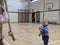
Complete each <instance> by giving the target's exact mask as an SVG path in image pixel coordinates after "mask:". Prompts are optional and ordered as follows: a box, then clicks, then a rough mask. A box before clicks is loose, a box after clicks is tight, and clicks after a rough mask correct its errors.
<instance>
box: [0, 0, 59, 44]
mask: <svg viewBox="0 0 60 45" xmlns="http://www.w3.org/2000/svg"><path fill="white" fill-rule="evenodd" d="M1 2H2V3H1ZM1 4H2V7H3V8H4V10H5V11H6V12H7V13H8V15H9V16H8V18H9V22H8V23H5V24H3V26H2V34H3V37H4V39H3V43H4V45H43V41H42V36H38V35H39V33H40V31H39V27H40V26H41V25H42V22H43V21H45V20H47V21H48V28H49V43H48V45H60V0H1V1H0V5H1ZM9 31H11V32H12V33H13V37H14V39H15V40H14V39H13V37H11V36H9Z"/></svg>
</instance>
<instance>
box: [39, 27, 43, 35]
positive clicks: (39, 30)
mask: <svg viewBox="0 0 60 45" xmlns="http://www.w3.org/2000/svg"><path fill="white" fill-rule="evenodd" d="M39 31H40V33H39V36H40V35H41V34H42V32H43V30H42V29H41V28H39Z"/></svg>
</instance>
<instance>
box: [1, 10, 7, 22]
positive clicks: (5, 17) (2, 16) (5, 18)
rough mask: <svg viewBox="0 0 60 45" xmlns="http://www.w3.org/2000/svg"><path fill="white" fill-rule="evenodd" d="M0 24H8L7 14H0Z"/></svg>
mask: <svg viewBox="0 0 60 45" xmlns="http://www.w3.org/2000/svg"><path fill="white" fill-rule="evenodd" d="M0 22H2V23H4V22H8V14H7V12H6V11H5V12H3V15H2V14H0Z"/></svg>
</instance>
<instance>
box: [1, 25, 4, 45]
mask: <svg viewBox="0 0 60 45" xmlns="http://www.w3.org/2000/svg"><path fill="white" fill-rule="evenodd" d="M0 45H4V44H3V39H2V24H0Z"/></svg>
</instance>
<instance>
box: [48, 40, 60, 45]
mask: <svg viewBox="0 0 60 45" xmlns="http://www.w3.org/2000/svg"><path fill="white" fill-rule="evenodd" d="M58 42H60V40H57V41H54V42H50V43H49V45H50V44H55V43H58Z"/></svg>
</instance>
